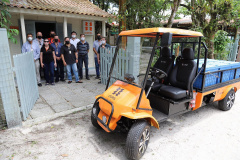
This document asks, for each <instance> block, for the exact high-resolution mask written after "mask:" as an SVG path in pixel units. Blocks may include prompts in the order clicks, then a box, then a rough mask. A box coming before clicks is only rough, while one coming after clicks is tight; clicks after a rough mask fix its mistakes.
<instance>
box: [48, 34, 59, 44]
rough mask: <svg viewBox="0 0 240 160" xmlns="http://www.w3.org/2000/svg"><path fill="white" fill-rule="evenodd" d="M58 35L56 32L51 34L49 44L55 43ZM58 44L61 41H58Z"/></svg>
mask: <svg viewBox="0 0 240 160" xmlns="http://www.w3.org/2000/svg"><path fill="white" fill-rule="evenodd" d="M55 35H56V33H55V31H51V32H50V38H48V41H49V44H52V43H54V36H55ZM58 42H60V39H58Z"/></svg>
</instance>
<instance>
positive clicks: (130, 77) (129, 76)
mask: <svg viewBox="0 0 240 160" xmlns="http://www.w3.org/2000/svg"><path fill="white" fill-rule="evenodd" d="M124 79H126V80H127V81H128V82H130V83H132V82H133V81H134V80H135V78H134V76H133V75H132V74H128V73H126V74H125V75H124Z"/></svg>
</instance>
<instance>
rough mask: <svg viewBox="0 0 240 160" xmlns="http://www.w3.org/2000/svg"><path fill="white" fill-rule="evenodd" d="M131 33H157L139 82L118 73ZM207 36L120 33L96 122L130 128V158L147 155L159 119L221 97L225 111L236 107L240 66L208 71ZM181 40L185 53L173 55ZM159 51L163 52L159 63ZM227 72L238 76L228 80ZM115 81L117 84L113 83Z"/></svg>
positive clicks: (95, 107) (95, 108) (161, 30)
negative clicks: (120, 56) (121, 51)
mask: <svg viewBox="0 0 240 160" xmlns="http://www.w3.org/2000/svg"><path fill="white" fill-rule="evenodd" d="M128 36H131V37H150V38H155V41H154V46H153V48H152V52H151V54H150V58H149V62H148V66H147V69H146V73H145V74H144V75H141V74H140V75H139V76H137V77H141V76H142V77H143V80H142V82H140V83H139V84H137V83H136V82H135V79H136V78H137V77H134V76H133V75H131V74H128V73H126V74H125V76H124V80H122V79H119V78H116V77H113V76H112V74H113V68H114V65H115V62H116V59H117V56H118V51H119V48H120V47H121V46H120V43H121V39H123V38H125V37H128ZM202 37H203V35H202V33H200V32H195V31H189V30H183V29H173V28H147V29H137V30H129V31H123V32H121V33H120V34H119V37H118V39H117V47H116V50H115V54H114V56H113V59H112V64H111V68H110V71H109V77H108V82H107V86H106V90H105V92H104V93H103V94H101V95H98V96H96V101H95V103H94V105H93V108H92V111H91V121H92V124H93V126H95V127H96V128H103V129H104V130H105V131H106V132H114V131H119V130H120V131H126V132H128V136H127V140H126V150H125V151H126V156H127V157H128V158H129V159H140V158H141V157H142V156H143V155H144V153H145V151H146V149H147V146H148V143H149V140H150V127H151V126H154V127H156V128H158V129H159V122H162V121H166V120H167V119H168V118H170V117H172V116H176V115H179V114H183V113H186V112H189V111H193V110H196V109H198V108H200V107H201V106H203V105H205V104H207V103H211V102H214V101H219V108H220V109H221V110H224V111H226V110H230V109H231V107H232V106H233V103H234V100H235V92H236V91H237V90H238V89H239V88H240V82H239V81H240V78H239V77H240V66H237V67H235V68H234V67H229V68H227V69H226V68H224V69H219V68H218V69H216V70H211V71H208V70H207V68H206V66H207V65H206V64H207V47H206V45H205V44H204V43H202V42H201V38H202ZM191 38H195V39H197V41H191ZM173 39H174V40H173ZM178 39H187V41H186V42H182V41H179V40H178ZM123 41H126V39H125V40H123ZM159 41H160V46H158V44H159ZM175 44H179V45H180V46H181V49H180V50H181V54H179V55H173V52H174V51H175V50H174V46H175ZM123 46H124V45H123ZM184 46H187V47H184ZM157 50H159V51H160V56H159V58H158V59H157V61H156V62H155V63H154V64H153V63H152V61H153V59H154V56H155V54H156V51H157ZM214 63H215V62H214ZM230 66H232V65H230ZM226 74H230V75H231V76H233V78H232V79H229V80H224V77H225V76H226ZM209 79H210V81H209ZM112 80H114V83H113V84H112V85H111V86H109V84H110V81H112ZM212 81H213V84H211V82H212Z"/></svg>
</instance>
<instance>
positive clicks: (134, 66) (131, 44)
mask: <svg viewBox="0 0 240 160" xmlns="http://www.w3.org/2000/svg"><path fill="white" fill-rule="evenodd" d="M140 42H141V38H140V37H127V52H128V55H129V62H130V63H129V73H130V74H132V75H133V76H134V77H135V82H136V83H138V77H137V76H138V75H139V72H140Z"/></svg>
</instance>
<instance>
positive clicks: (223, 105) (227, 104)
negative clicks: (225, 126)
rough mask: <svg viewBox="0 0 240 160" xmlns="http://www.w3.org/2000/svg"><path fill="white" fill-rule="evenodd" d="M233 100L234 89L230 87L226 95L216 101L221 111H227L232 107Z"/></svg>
mask: <svg viewBox="0 0 240 160" xmlns="http://www.w3.org/2000/svg"><path fill="white" fill-rule="evenodd" d="M234 101H235V91H234V90H233V89H231V90H230V91H229V92H228V94H227V95H226V97H225V98H224V99H222V100H221V101H219V102H218V108H219V109H221V110H223V111H228V110H230V109H231V108H232V106H233V104H234Z"/></svg>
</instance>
